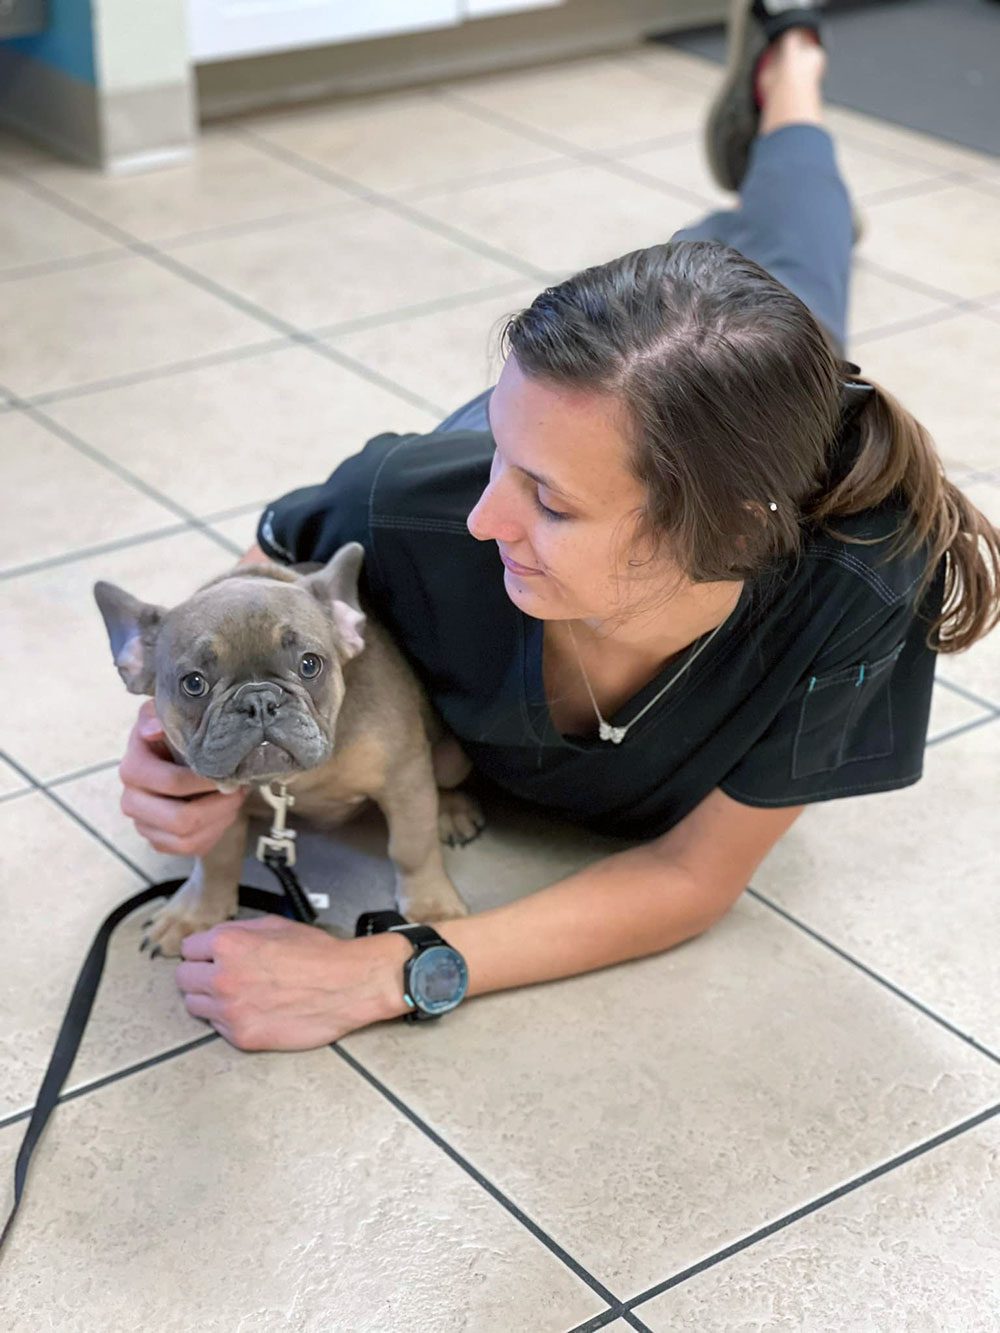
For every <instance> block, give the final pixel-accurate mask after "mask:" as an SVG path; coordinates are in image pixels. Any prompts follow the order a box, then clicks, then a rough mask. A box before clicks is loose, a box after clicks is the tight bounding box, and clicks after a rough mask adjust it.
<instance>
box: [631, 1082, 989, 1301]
mask: <svg viewBox="0 0 1000 1333" xmlns="http://www.w3.org/2000/svg"><path fill="white" fill-rule="evenodd" d="M995 1115H1000V1104H998V1105H996V1106H989V1107H987V1108H986V1110H985V1111H979V1112H978V1113H977V1114H976V1115H974V1116H970V1117H969V1118H968V1119H967V1120H963V1121H961V1123H960V1124H957V1125H953V1126H952V1127H951V1129H946V1130H944V1131H942V1133H940V1134H936V1135H935V1136H934V1137H933V1138H931V1139H927V1140H925V1141H924V1142H923V1143H919V1144H917V1145H916V1147H914V1148H908V1149H907V1150H906V1152H902V1153H899V1154H898V1155H897V1156H896V1157H892V1158H890V1159H889V1160H888V1161H887V1162H883V1163H882V1164H881V1166H876V1167H873V1168H872V1169H871V1170H870V1171H866V1172H864V1174H863V1175H860V1176H857V1177H855V1179H854V1180H850V1181H847V1182H846V1183H845V1184H843V1185H838V1186H837V1187H836V1188H835V1189H832V1190H829V1191H828V1192H827V1193H826V1194H822V1195H820V1197H819V1198H818V1199H813V1200H812V1202H811V1203H806V1204H803V1205H802V1207H801V1208H796V1209H795V1210H794V1211H793V1212H791V1213H786V1214H785V1216H784V1217H779V1218H777V1219H776V1220H775V1221H774V1222H768V1223H767V1225H766V1226H763V1227H760V1228H759V1229H758V1230H757V1231H754V1232H751V1233H750V1235H748V1236H744V1237H743V1238H742V1239H740V1240H738V1241H735V1242H734V1243H733V1244H732V1245H727V1246H726V1247H725V1249H722V1250H719V1251H717V1252H716V1253H715V1254H712V1255H709V1256H708V1258H706V1259H701V1260H699V1261H698V1263H696V1264H692V1265H691V1266H690V1267H689V1268H685V1269H683V1270H682V1271H681V1272H680V1273H675V1274H674V1276H673V1277H671V1278H668V1279H667V1280H666V1281H665V1282H659V1283H657V1285H656V1286H655V1287H650V1288H649V1290H648V1291H644V1292H642V1293H641V1294H640V1295H638V1296H634V1297H633V1298H632V1299H631V1300H630V1301H628V1302H627V1304H628V1307H629V1309H632V1308H634V1307H635V1306H636V1305H640V1304H642V1303H643V1302H645V1301H648V1300H651V1299H652V1298H653V1297H654V1296H660V1295H662V1294H663V1292H665V1291H669V1290H670V1289H671V1288H672V1287H676V1286H679V1285H680V1284H681V1283H682V1282H687V1281H688V1280H689V1279H690V1278H692V1277H697V1276H698V1275H699V1274H700V1273H704V1272H705V1271H706V1270H707V1269H709V1268H714V1267H715V1266H716V1264H719V1263H722V1261H723V1260H725V1259H731V1258H732V1257H733V1256H734V1255H736V1254H739V1253H740V1251H741V1250H745V1249H748V1248H749V1247H750V1246H751V1245H756V1244H758V1243H759V1242H760V1241H762V1240H767V1239H768V1237H770V1236H773V1235H775V1234H776V1233H777V1232H779V1231H784V1230H785V1228H786V1227H789V1226H791V1225H792V1223H793V1222H800V1221H801V1220H802V1219H803V1218H804V1217H808V1216H809V1215H810V1214H811V1213H815V1212H818V1211H819V1210H820V1209H821V1208H825V1207H827V1205H829V1204H831V1203H835V1202H836V1201H837V1200H838V1199H842V1198H844V1197H845V1196H846V1195H848V1194H853V1193H854V1191H855V1190H857V1189H860V1188H862V1186H865V1185H869V1184H871V1182H872V1181H873V1180H878V1178H879V1177H880V1176H884V1175H887V1174H888V1173H889V1172H891V1171H895V1170H898V1169H899V1168H900V1167H902V1166H906V1165H907V1164H908V1163H909V1162H912V1161H913V1160H914V1159H915V1158H917V1157H922V1156H923V1155H924V1154H925V1153H928V1152H932V1151H933V1150H934V1149H935V1148H939V1147H941V1145H942V1144H945V1143H948V1142H949V1141H950V1140H951V1139H954V1138H958V1137H959V1136H960V1135H962V1134H965V1133H968V1132H969V1131H970V1130H973V1129H976V1128H978V1126H979V1125H983V1124H985V1123H986V1122H987V1121H989V1120H991V1119H992V1118H993V1117H994V1116H995Z"/></svg>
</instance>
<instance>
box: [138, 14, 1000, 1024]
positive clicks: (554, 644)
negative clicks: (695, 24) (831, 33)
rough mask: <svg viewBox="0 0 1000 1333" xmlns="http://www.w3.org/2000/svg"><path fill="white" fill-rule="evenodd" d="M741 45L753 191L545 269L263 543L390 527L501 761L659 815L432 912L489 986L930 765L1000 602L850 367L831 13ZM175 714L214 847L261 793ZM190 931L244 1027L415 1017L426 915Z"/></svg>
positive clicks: (177, 818) (618, 813)
mask: <svg viewBox="0 0 1000 1333" xmlns="http://www.w3.org/2000/svg"><path fill="white" fill-rule="evenodd" d="M744 4H745V0H744ZM731 45H732V50H733V60H732V63H731V68H730V74H729V76H728V79H727V81H726V83H725V85H724V87H723V90H722V92H721V93H720V96H719V98H718V99H717V102H716V105H715V107H714V109H713V113H712V116H711V119H710V122H709V149H710V153H709V155H710V160H711V162H712V164H713V170H714V171H715V173H716V175H717V177H718V179H719V180H720V181H721V182H722V183H724V184H727V185H730V186H734V187H735V186H741V207H740V209H739V211H736V212H732V213H728V212H723V213H715V214H713V215H711V216H710V217H708V218H706V219H705V220H704V221H703V222H702V223H700V224H699V225H698V226H696V227H692V228H690V229H688V230H687V231H684V232H682V233H680V234H679V236H678V237H675V238H674V241H673V242H672V243H670V244H668V245H662V246H656V247H652V248H650V249H649V250H645V251H640V252H637V253H635V254H632V255H627V256H625V257H624V258H622V259H619V260H616V261H614V262H612V263H610V264H606V265H603V266H601V267H599V268H596V269H591V270H588V271H587V272H585V273H582V274H579V275H577V276H576V277H574V278H571V279H569V280H568V281H566V282H563V283H561V284H559V286H557V287H555V288H550V289H548V290H547V291H546V292H544V293H542V294H541V295H540V296H539V297H538V298H537V299H536V300H535V301H534V303H533V304H532V306H531V307H530V308H529V309H528V310H526V311H523V312H522V313H521V314H520V315H518V316H517V317H515V318H514V319H513V320H512V321H511V323H510V324H509V325H508V328H507V331H506V343H507V350H508V352H509V356H508V359H507V361H506V364H505V366H504V369H503V372H502V374H501V376H500V380H499V383H498V384H497V386H496V388H495V389H494V390H493V391H492V392H491V393H487V394H484V395H481V396H480V397H479V398H477V399H476V400H474V401H473V402H472V403H470V404H467V405H466V406H465V407H464V408H462V409H461V410H460V411H459V412H457V413H455V414H454V416H453V417H451V418H449V420H448V421H446V422H445V423H444V424H443V425H442V427H441V428H440V429H439V430H438V431H437V432H435V433H433V434H431V435H429V436H424V437H400V436H394V435H393V436H381V437H378V438H377V439H375V440H373V441H371V442H370V443H369V444H368V445H367V446H366V448H365V449H364V450H363V451H362V452H361V453H360V454H358V455H356V456H355V457H353V458H351V459H349V460H347V462H346V463H344V464H343V465H342V466H341V467H340V468H338V469H337V471H336V472H335V473H334V475H333V477H331V478H330V479H329V481H327V482H326V483H325V484H323V485H321V486H315V487H308V488H305V489H304V490H300V491H296V492H294V493H293V494H291V495H289V496H286V497H284V498H283V499H282V500H280V501H278V502H277V503H276V504H275V505H274V506H272V507H271V508H270V509H269V510H268V511H267V513H266V514H265V515H264V516H263V518H262V521H261V524H260V528H259V530H258V541H259V543H260V547H259V548H254V549H253V550H252V551H251V552H249V553H248V556H247V557H246V558H247V559H260V558H267V557H270V558H273V559H277V560H281V561H288V560H325V559H326V558H328V557H329V555H330V554H332V552H333V551H334V550H336V549H337V547H338V546H339V545H340V544H341V543H343V542H345V541H348V540H360V541H361V542H362V543H363V544H364V546H365V548H366V552H367V559H366V566H365V577H366V579H367V583H368V595H369V596H370V597H371V598H372V601H373V605H374V606H375V607H376V608H377V610H378V611H379V614H380V615H381V616H382V617H383V618H384V619H385V620H386V621H387V622H388V623H389V624H390V626H392V627H393V629H394V630H395V633H396V635H397V638H398V640H399V642H400V643H401V644H402V645H403V646H404V647H405V648H406V650H407V652H408V654H409V656H410V658H411V660H412V661H413V663H414V665H415V666H416V668H417V670H418V671H419V673H420V674H421V676H422V677H423V679H424V681H425V684H426V685H427V687H428V689H429V691H430V692H431V695H432V697H433V698H434V701H435V703H436V704H437V706H438V708H439V709H440V711H441V713H442V714H443V716H444V718H445V720H446V722H447V723H448V724H449V726H450V727H451V729H452V730H453V731H454V733H455V734H456V735H457V736H458V738H459V741H460V743H461V744H462V746H463V748H464V749H465V750H466V752H467V753H468V755H469V756H470V758H471V759H472V762H473V765H474V767H475V769H476V771H477V773H478V774H479V775H480V777H481V778H482V779H484V780H485V781H486V782H487V783H489V782H492V783H494V784H496V785H497V786H499V787H501V788H504V789H506V790H508V791H511V792H514V793H516V794H517V795H519V796H520V797H522V798H524V799H527V800H529V801H532V802H534V803H535V804H536V805H537V806H538V807H540V808H542V809H545V810H548V811H552V812H554V813H555V814H557V815H558V816H560V817H566V818H570V819H574V820H577V821H580V822H583V823H585V824H587V825H588V826H589V827H591V828H595V829H599V830H605V831H607V832H609V833H613V834H620V835H623V836H626V837H628V838H630V839H633V840H640V845H637V846H634V847H630V848H629V849H628V850H625V851H622V852H620V853H617V854H615V855H611V856H608V857H606V858H605V859H603V860H602V861H600V862H598V863H597V864H594V865H591V866H589V867H587V868H586V869H584V870H581V871H579V872H577V873H575V874H573V875H571V876H569V877H568V878H567V879H565V880H563V881H561V882H560V883H559V884H556V885H552V886H550V887H548V888H546V889H543V890H541V891H540V892H538V893H534V894H531V895H528V896H527V897H524V898H522V899H520V900H518V901H515V902H512V903H509V904H507V905H506V906H503V907H499V908H495V909H493V910H491V911H487V912H483V913H479V914H477V915H473V916H470V917H468V918H465V919H462V920H457V921H449V922H437V923H431V924H433V925H435V926H436V928H437V929H438V930H439V932H440V933H441V934H442V936H443V937H444V938H445V939H446V940H447V941H448V942H449V943H450V944H451V945H453V946H454V947H455V948H456V949H458V950H459V952H460V953H461V954H462V955H463V956H464V958H465V960H466V963H467V966H468V972H469V979H470V985H469V994H470V995H475V994H478V993H481V992H484V991H489V990H496V989H501V988H505V987H511V986H518V985H523V984H527V983H530V982H534V981H541V980H546V979H550V978H554V977H561V976H568V975H572V974H575V973H580V972H584V971H587V970H589V969H592V968H597V967H601V966H604V965H607V964H611V963H615V962H618V961H621V960H624V959H628V958H635V957H639V956H641V955H644V954H650V953H654V952H658V951H660V950H663V949H667V948H669V947H671V946H672V945H674V944H677V943H679V942H680V941H682V940H685V939H688V938H691V937H692V936H694V935H697V934H698V933H699V932H701V931H704V930H705V929H706V928H707V927H708V926H710V925H711V924H712V923H713V922H715V921H717V920H718V919H719V918H720V917H721V916H723V915H724V913H725V912H726V911H727V910H728V909H729V907H730V906H731V905H732V903H733V902H734V901H735V900H736V898H737V897H738V896H739V895H740V893H741V892H742V891H743V889H744V887H745V886H746V884H747V883H748V882H749V880H750V877H751V876H752V874H753V872H754V870H755V868H756V867H757V865H758V864H759V863H760V861H761V860H762V859H763V857H764V856H765V855H766V853H767V852H768V850H769V849H770V848H771V847H772V846H773V845H774V843H775V842H776V841H777V840H778V839H779V838H780V837H781V836H782V835H783V834H784V833H785V831H786V830H787V829H788V828H789V827H790V825H791V824H792V823H793V822H794V820H795V819H796V818H797V816H798V815H799V813H800V812H801V810H802V809H803V807H804V806H805V805H807V804H809V803H811V802H814V801H821V800H826V799H830V798H835V797H838V796H844V795H851V794H857V793H863V792H868V791H885V790H889V789H891V788H895V787H902V786H906V785H908V784H909V783H912V782H914V781H916V780H917V779H918V778H919V776H920V771H921V765H922V755H923V745H924V740H925V736H926V728H927V718H928V712H929V706H930V694H931V686H932V680H933V670H934V654H935V651H941V652H953V651H959V650H961V649H963V648H966V647H968V646H969V645H970V644H971V643H973V642H974V641H975V640H976V639H977V638H978V637H981V635H983V634H984V633H985V632H986V631H987V630H988V629H989V628H990V627H991V626H992V625H993V624H994V623H995V622H996V620H997V617H998V613H1000V607H998V595H997V585H998V575H1000V533H998V532H997V531H996V530H995V529H993V528H992V527H991V526H990V525H989V524H988V523H987V521H986V520H985V519H984V518H983V516H982V515H981V514H979V513H978V511H977V510H976V509H975V508H974V507H973V506H972V505H971V504H970V503H969V502H968V501H967V500H966V499H965V498H964V497H963V496H962V495H961V493H960V492H959V491H958V490H956V488H955V487H954V486H953V485H951V483H950V482H948V481H947V480H945V478H944V477H943V475H942V472H941V468H940V463H939V460H938V458H937V456H936V454H935V452H934V450H933V447H932V445H931V443H930V441H929V439H928V437H927V435H926V433H925V432H924V431H923V429H922V428H921V427H920V426H919V425H918V424H917V423H916V422H915V421H914V420H913V418H912V417H911V416H909V414H908V413H906V412H905V411H904V410H903V409H902V408H901V407H900V405H899V404H898V403H897V402H896V401H895V400H894V399H893V398H892V397H890V395H888V394H887V393H885V392H884V391H883V390H881V389H879V388H874V387H872V386H870V385H868V384H866V382H865V381H864V380H863V379H861V378H860V375H859V374H858V373H856V372H857V367H850V366H848V365H846V364H845V363H843V362H841V360H840V355H841V349H842V347H843V343H844V336H845V335H844V325H845V309H846V301H847V285H848V275H849V267H850V249H851V244H852V231H853V222H852V217H851V209H850V201H849V199H848V195H847V192H846V189H845V187H844V184H843V182H842V181H841V179H840V177H839V174H838V172H837V168H836V163H835V159H834V154H833V145H832V141H831V140H830V137H829V135H828V134H827V132H826V131H825V130H824V129H823V128H822V125H821V114H822V113H821V98H820V87H821V81H822V76H823V70H824V63H825V56H824V53H823V50H822V46H821V44H820V43H819V40H818V23H817V20H816V16H815V13H814V12H813V11H812V10H810V9H808V8H806V9H800V10H795V11H787V10H786V11H785V12H784V13H783V14H782V13H779V14H776V15H775V14H771V13H770V12H769V11H768V10H767V9H766V8H765V6H764V4H762V0H755V4H754V8H753V11H752V17H751V18H750V20H749V21H748V17H747V14H746V12H745V9H744V8H742V7H741V6H740V5H739V4H737V7H736V9H735V10H734V26H733V32H732V37H731ZM755 135H756V137H755ZM748 159H749V162H748ZM744 171H745V172H746V175H745V179H744V178H743V173H744ZM720 242H722V244H720ZM793 293H794V294H793ZM498 557H499V558H498ZM501 562H502V563H501ZM160 735H161V733H160V732H159V730H158V724H157V722H156V718H155V715H154V714H153V712H152V707H151V705H150V704H148V703H147V704H145V705H143V709H142V710H141V712H140V721H139V723H138V724H137V726H136V729H135V731H134V732H133V735H132V737H131V738H130V742H129V748H128V752H127V754H126V757H125V760H124V762H123V764H122V768H121V774H122V779H123V782H124V784H125V788H126V791H125V795H124V797H123V801H122V808H123V810H124V811H125V813H126V814H128V815H130V816H131V817H132V818H134V820H135V822H136V826H137V828H138V829H139V831H140V832H142V833H143V834H144V835H145V836H146V837H147V838H148V839H149V841H150V842H151V843H152V845H153V846H154V847H156V848H157V849H158V850H161V851H164V852H172V853H181V854H198V853H200V852H203V851H204V850H205V849H206V848H207V847H209V846H211V845H212V844H213V843H214V842H215V841H216V839H217V838H218V837H219V836H220V834H221V833H222V831H223V829H224V828H225V827H226V826H227V825H228V823H229V822H230V821H231V820H232V818H233V817H234V814H235V810H236V806H237V804H238V801H239V799H240V798H239V797H238V796H222V795H219V794H218V793H215V794H207V793H209V792H210V791H211V790H212V788H211V784H210V783H207V782H204V781H202V780H201V779H199V778H197V777H196V776H195V775H194V774H192V773H191V772H190V771H188V770H186V769H183V768H181V767H178V766H175V765H173V764H171V763H169V762H167V761H166V759H165V758H164V752H163V751H162V749H161V747H160V746H159V744H158V737H159V736H160ZM193 796H197V797H198V799H197V800H190V799H178V798H190V797H193ZM183 952H184V957H185V961H184V962H182V963H181V964H180V965H179V966H178V968H177V981H178V984H179V986H180V988H181V990H182V991H183V992H184V995H185V1003H186V1004H187V1007H188V1009H189V1010H190V1012H191V1013H193V1014H197V1015H198V1016H200V1017H203V1018H206V1019H208V1020H209V1021H210V1022H212V1023H213V1025H214V1026H215V1027H216V1028H217V1029H218V1030H219V1031H220V1032H221V1033H222V1034H223V1035H224V1036H226V1037H227V1039H228V1040H230V1041H232V1042H233V1043H234V1044H236V1045H238V1046H241V1047H244V1048H246V1049H278V1048H284V1049H291V1048H305V1047H311V1046H317V1045H320V1044H323V1043H326V1042H329V1041H331V1040H335V1039H336V1038H338V1037H340V1036H342V1035H344V1034H345V1033H346V1032H349V1031H351V1030H353V1029H355V1028H357V1027H361V1026H363V1025H364V1024H366V1023H370V1022H373V1021H376V1020H378V1019H381V1018H388V1017H391V1016H393V1015H395V1014H401V1013H403V1012H404V1003H403V997H402V965H403V962H404V960H405V959H406V958H407V957H408V956H409V952H410V946H409V944H408V943H407V941H406V940H404V939H401V938H400V937H399V936H398V935H396V936H393V935H386V934H382V935H376V936H372V937H370V938H362V939H357V940H335V939H331V938H330V937H328V936H326V935H324V934H322V933H321V932H318V931H315V930H311V929H310V928H308V927H304V926H300V925H296V924H293V923H291V922H287V921H284V920H281V919H278V918H275V917H265V918H262V919H260V920H257V921H253V922H233V923H227V924H225V925H223V926H219V927H216V928H215V929H214V930H211V931H207V932H203V933H201V934H198V935H193V936H191V937H189V939H188V940H186V941H185V945H184V951H183Z"/></svg>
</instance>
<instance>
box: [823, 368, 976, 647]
mask: <svg viewBox="0 0 1000 1333" xmlns="http://www.w3.org/2000/svg"><path fill="white" fill-rule="evenodd" d="M869 382H870V381H869ZM872 388H873V390H874V392H872V393H869V394H867V396H866V400H865V405H864V407H863V409H862V410H861V411H860V412H859V413H858V416H857V424H858V428H859V431H860V447H859V449H858V454H857V458H856V459H855V461H854V464H853V466H852V467H851V469H850V471H849V472H848V473H847V475H846V476H844V477H842V478H841V479H840V480H839V481H838V482H837V483H836V485H834V486H832V487H831V488H830V489H829V490H828V491H826V492H825V493H824V494H822V495H820V496H819V497H818V498H817V500H816V501H815V502H814V503H813V504H812V505H810V506H809V515H808V516H809V518H810V519H811V520H812V521H814V522H819V523H822V524H823V525H824V526H826V527H827V528H828V529H829V527H830V521H831V520H835V519H837V518H842V517H847V515H849V514H856V513H860V512H861V511H862V510H865V509H871V508H874V507H875V506H876V505H879V504H882V503H884V502H885V501H886V500H888V499H890V497H894V498H897V499H898V500H899V501H900V503H901V504H902V506H903V507H904V510H905V518H904V521H903V523H902V524H901V526H900V528H899V529H898V531H897V534H896V540H895V542H894V543H893V547H892V550H891V552H890V555H894V554H897V553H898V552H901V551H902V552H907V553H911V552H913V551H916V550H918V549H919V548H920V547H921V546H924V545H925V544H926V547H927V552H928V561H927V571H926V573H925V575H924V578H923V581H922V583H921V585H920V593H923V591H924V590H925V588H926V587H927V585H928V584H929V583H931V582H932V580H933V578H934V576H935V574H936V572H937V570H938V567H939V564H940V562H941V559H942V558H943V559H944V561H945V581H944V599H943V602H942V606H941V612H940V614H939V615H938V617H937V619H936V620H935V621H934V622H933V624H932V625H931V627H930V630H929V632H928V636H927V643H928V646H929V647H931V648H933V649H934V650H935V651H936V652H940V653H960V652H963V651H964V650H965V649H966V648H971V646H972V645H973V644H974V643H975V642H976V640H977V639H981V638H982V637H983V636H984V635H985V634H987V633H988V632H989V631H990V630H991V629H993V627H994V626H995V625H996V624H997V623H998V621H1000V529H998V528H996V527H994V526H993V524H992V523H991V522H990V521H989V519H988V518H987V517H986V516H985V514H982V513H981V512H980V511H979V510H978V509H977V508H976V506H975V505H974V504H973V503H972V502H971V501H970V500H969V499H968V498H967V497H966V496H965V495H963V493H962V492H961V491H960V490H959V489H958V487H957V486H956V485H955V484H954V483H953V482H951V481H949V480H948V478H947V477H946V476H945V474H944V469H943V466H942V464H941V459H940V458H939V456H938V453H937V450H936V449H935V447H934V443H933V441H932V439H931V437H930V435H929V433H928V432H927V430H926V429H925V428H924V427H923V426H922V425H921V424H920V422H919V421H917V420H916V418H915V417H913V416H912V415H911V414H910V413H909V412H908V411H907V410H906V409H905V408H904V407H903V406H902V404H901V403H900V402H899V401H898V400H897V399H896V398H894V397H893V396H892V394H890V393H888V392H887V391H886V390H885V389H883V388H882V387H881V386H880V385H877V384H876V385H872ZM834 535H835V536H837V537H838V538H839V539H841V540H844V541H854V542H858V541H859V540H860V541H862V542H863V541H864V539H863V538H862V539H859V538H856V537H855V538H852V537H849V536H847V535H845V534H843V533H834Z"/></svg>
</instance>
